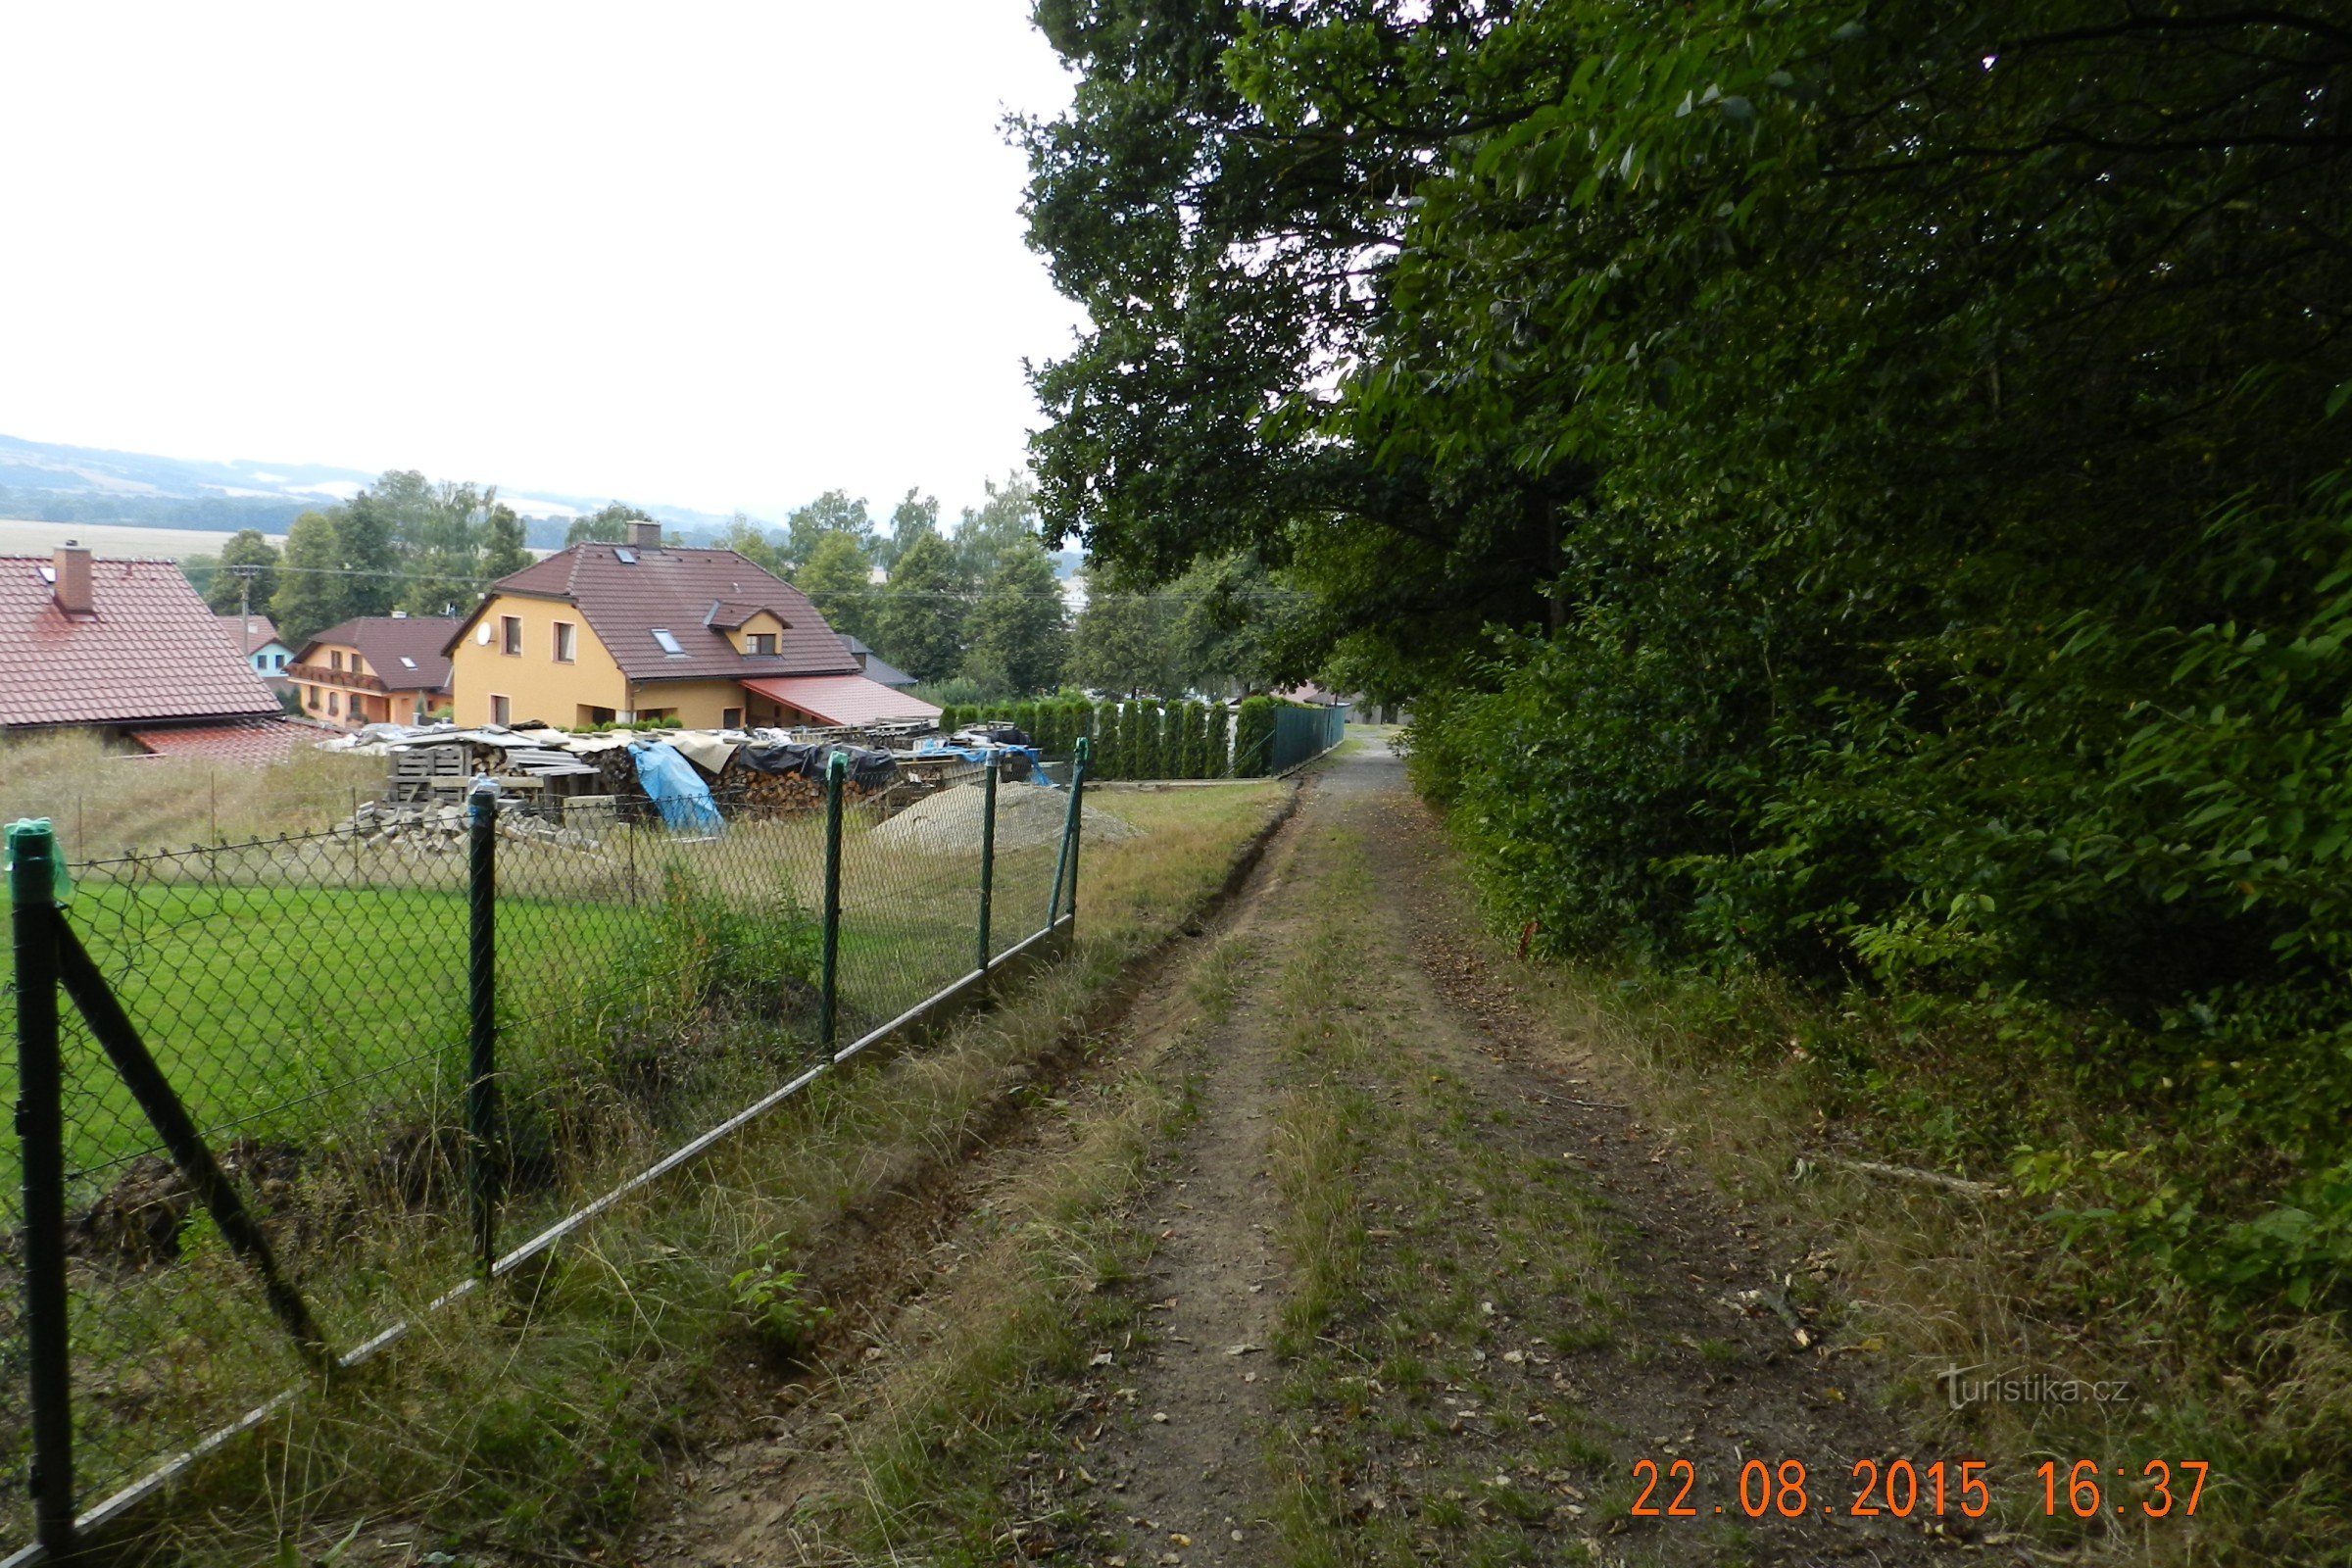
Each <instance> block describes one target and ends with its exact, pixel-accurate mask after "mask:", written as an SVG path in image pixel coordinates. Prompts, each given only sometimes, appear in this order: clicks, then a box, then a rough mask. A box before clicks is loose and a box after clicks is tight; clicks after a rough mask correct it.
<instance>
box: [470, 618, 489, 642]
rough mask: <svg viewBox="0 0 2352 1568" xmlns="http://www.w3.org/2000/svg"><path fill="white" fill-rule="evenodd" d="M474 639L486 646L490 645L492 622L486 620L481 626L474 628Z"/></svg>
mask: <svg viewBox="0 0 2352 1568" xmlns="http://www.w3.org/2000/svg"><path fill="white" fill-rule="evenodd" d="M473 640H474V641H475V642H477V643H480V644H481V645H482V646H483V647H484V648H487V647H489V646H490V623H489V622H488V621H486V620H485V621H483V622H482V623H481V624H480V625H479V626H476V627H474V628H473Z"/></svg>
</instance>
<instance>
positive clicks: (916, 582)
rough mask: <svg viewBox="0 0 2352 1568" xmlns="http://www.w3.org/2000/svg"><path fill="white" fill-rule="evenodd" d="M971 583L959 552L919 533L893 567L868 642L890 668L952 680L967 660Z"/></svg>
mask: <svg viewBox="0 0 2352 1568" xmlns="http://www.w3.org/2000/svg"><path fill="white" fill-rule="evenodd" d="M969 603H970V584H969V583H968V582H966V581H965V579H964V578H963V576H962V575H961V573H960V572H959V571H958V570H957V567H956V553H955V550H954V549H953V548H952V547H951V546H950V545H949V544H948V543H947V541H945V540H943V539H942V538H940V537H939V534H938V532H937V531H936V530H933V531H928V532H919V533H917V534H915V535H914V536H913V537H911V538H910V539H909V540H908V541H907V548H906V549H905V551H904V552H902V553H901V554H900V556H899V558H898V562H897V564H895V565H894V566H893V567H892V568H891V573H890V581H889V583H888V584H887V585H886V586H885V587H884V588H883V591H882V594H881V597H880V601H879V604H878V605H877V607H876V612H875V615H874V629H873V635H872V636H871V637H870V638H868V639H867V640H868V641H869V642H871V643H872V644H873V645H874V646H875V647H876V648H878V649H880V650H881V652H882V656H883V657H884V658H885V659H887V660H889V661H890V662H892V663H894V664H896V665H898V666H899V667H900V668H901V669H904V670H906V671H907V673H908V674H910V675H914V676H916V677H918V678H920V679H923V680H940V679H942V678H945V677H949V676H952V675H953V673H954V671H955V669H956V662H957V661H958V660H959V659H961V658H962V655H963V633H964V616H965V614H966V613H968V610H969Z"/></svg>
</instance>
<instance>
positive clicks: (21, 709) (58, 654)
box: [0, 556, 280, 728]
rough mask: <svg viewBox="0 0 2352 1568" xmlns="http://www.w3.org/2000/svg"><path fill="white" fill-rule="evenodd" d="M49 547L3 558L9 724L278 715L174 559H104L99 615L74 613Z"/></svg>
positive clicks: (2, 691)
mask: <svg viewBox="0 0 2352 1568" xmlns="http://www.w3.org/2000/svg"><path fill="white" fill-rule="evenodd" d="M49 564H51V558H49V557H47V556H0V726H8V727H12V728H13V727H15V726H18V725H32V724H123V723H136V722H138V721H140V720H142V719H173V718H215V717H228V716H231V715H234V714H240V713H260V714H272V715H273V714H276V713H277V712H279V711H280V710H279V708H278V706H277V699H276V698H275V697H273V696H271V695H270V688H269V687H267V686H265V685H263V684H262V678H261V676H259V675H256V674H255V673H254V672H253V666H252V665H250V664H248V663H246V662H245V656H244V655H242V654H240V653H238V652H237V649H236V646H235V644H233V643H231V642H230V641H229V640H228V639H227V638H226V637H224V636H222V635H221V623H220V621H219V620H217V619H216V618H214V615H213V613H212V611H210V610H208V609H207V608H205V603H204V601H203V600H201V599H199V598H197V597H196V590H195V589H194V588H192V587H190V586H189V585H188V579H187V578H185V577H183V576H181V575H180V572H179V566H178V564H176V563H173V562H170V561H93V562H91V563H90V605H91V610H92V612H93V613H91V614H89V615H86V616H69V615H67V614H66V613H64V612H62V611H60V610H59V609H58V608H57V600H56V596H55V592H54V590H53V589H52V588H51V587H50V585H49V584H48V583H47V582H46V581H44V580H43V579H42V576H41V568H42V567H44V566H47V565H49Z"/></svg>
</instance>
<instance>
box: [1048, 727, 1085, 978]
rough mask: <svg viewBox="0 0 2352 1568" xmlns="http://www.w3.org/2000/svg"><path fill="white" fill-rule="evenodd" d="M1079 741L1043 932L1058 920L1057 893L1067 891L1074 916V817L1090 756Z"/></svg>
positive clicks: (1077, 824)
mask: <svg viewBox="0 0 2352 1568" xmlns="http://www.w3.org/2000/svg"><path fill="white" fill-rule="evenodd" d="M1090 751H1091V748H1089V747H1088V746H1087V744H1086V742H1084V741H1083V740H1082V741H1080V742H1079V743H1078V750H1077V753H1076V755H1075V756H1074V757H1072V758H1071V760H1070V804H1069V807H1068V809H1067V810H1066V812H1065V814H1064V815H1063V816H1062V819H1061V853H1060V854H1059V855H1056V856H1055V857H1054V897H1053V898H1051V899H1049V900H1047V901H1046V929H1047V930H1049V931H1051V930H1053V929H1054V923H1055V922H1056V921H1058V920H1059V919H1060V918H1061V890H1062V888H1063V886H1064V885H1065V884H1066V885H1067V886H1068V887H1069V890H1070V912H1071V913H1072V914H1073V915H1075V914H1076V913H1077V912H1078V881H1077V877H1078V833H1079V829H1080V826H1081V823H1082V821H1083V818H1081V817H1080V816H1079V814H1078V812H1079V809H1080V808H1079V797H1080V796H1082V795H1083V794H1084V793H1085V792H1086V763H1087V758H1088V756H1089V755H1090Z"/></svg>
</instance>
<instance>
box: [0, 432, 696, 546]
mask: <svg viewBox="0 0 2352 1568" xmlns="http://www.w3.org/2000/svg"><path fill="white" fill-rule="evenodd" d="M375 479H376V475H374V474H372V473H366V472H362V471H361V470H359V469H357V468H335V467H328V466H322V465H319V464H316V463H256V462H252V461H250V460H247V459H238V460H236V461H235V462H232V463H206V462H201V461H196V460H191V459H187V458H161V457H156V456H153V455H152V454H149V453H143V452H111V451H107V450H105V449H104V448H99V447H68V446H56V445H52V444H50V443H48V442H44V441H25V440H22V439H20V438H19V437H16V436H11V435H0V517H25V518H28V519H31V520H34V521H41V522H111V523H119V524H123V525H125V526H128V527H133V528H204V529H215V530H218V531H220V532H221V533H234V532H235V531H236V530H237V529H239V528H259V529H261V530H262V531H263V532H264V533H284V532H285V531H286V526H287V524H289V523H291V522H292V521H293V520H294V519H295V518H296V517H297V516H299V515H301V514H303V513H305V512H307V511H310V510H312V509H313V508H316V507H324V506H331V505H333V504H334V503H335V502H337V501H341V500H343V499H345V498H346V497H349V496H351V495H353V494H354V493H356V492H357V491H359V490H360V489H362V488H363V487H365V486H367V485H369V484H372V483H374V481H375ZM499 495H500V498H501V499H502V500H504V501H505V502H506V503H507V504H508V505H509V506H511V507H513V508H514V509H515V511H516V512H518V513H520V514H522V515H523V516H524V517H526V518H528V519H530V523H529V527H528V530H527V533H528V539H529V542H530V543H531V544H533V545H537V546H540V547H542V548H545V547H549V546H554V545H561V544H562V543H563V542H564V529H565V528H566V527H567V526H568V525H569V523H570V520H571V519H572V517H574V516H576V515H579V514H581V513H587V512H594V511H595V510H596V509H597V508H599V507H601V506H603V505H604V504H605V501H606V500H607V499H608V498H606V497H602V496H597V497H589V496H573V495H562V494H557V493H552V492H542V491H529V492H525V491H516V490H511V489H508V488H507V487H506V486H503V485H502V486H500V488H499ZM639 504H640V505H644V503H639ZM645 510H646V511H648V512H650V513H652V514H653V515H655V516H657V517H659V518H661V519H662V521H663V522H666V523H670V524H672V525H673V526H675V527H677V528H678V529H680V530H681V531H683V532H697V531H703V530H711V531H715V530H716V529H719V528H722V527H724V526H725V525H726V522H727V519H726V517H725V516H723V515H719V514H716V513H710V512H696V511H693V510H692V509H690V508H685V507H660V506H650V505H648V506H646V508H645Z"/></svg>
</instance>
